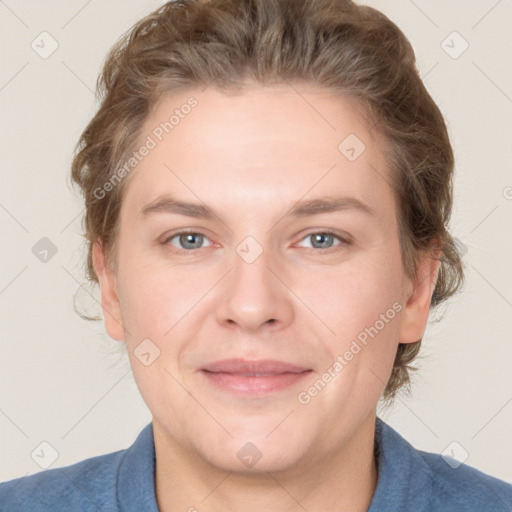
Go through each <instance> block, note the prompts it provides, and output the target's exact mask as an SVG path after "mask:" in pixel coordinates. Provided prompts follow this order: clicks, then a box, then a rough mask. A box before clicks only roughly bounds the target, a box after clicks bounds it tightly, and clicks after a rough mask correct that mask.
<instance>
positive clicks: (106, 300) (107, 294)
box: [92, 241, 124, 341]
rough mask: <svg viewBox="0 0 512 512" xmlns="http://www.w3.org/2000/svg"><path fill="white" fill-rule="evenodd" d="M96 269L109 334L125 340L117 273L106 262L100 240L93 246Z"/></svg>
mask: <svg viewBox="0 0 512 512" xmlns="http://www.w3.org/2000/svg"><path fill="white" fill-rule="evenodd" d="M92 260H93V265H94V271H95V272H96V275H97V276H98V281H99V285H100V289H101V309H102V311H103V319H104V322H105V330H106V331H107V334H108V335H109V336H110V337H111V338H112V339H114V340H117V341H124V327H123V322H122V316H121V306H120V303H119V298H118V296H117V291H116V279H117V278H116V275H115V273H114V272H113V271H112V269H110V268H109V266H108V265H107V262H106V257H105V252H104V250H103V247H102V246H101V244H100V243H99V242H98V241H95V242H94V244H93V247H92Z"/></svg>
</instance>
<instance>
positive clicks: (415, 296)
mask: <svg viewBox="0 0 512 512" xmlns="http://www.w3.org/2000/svg"><path fill="white" fill-rule="evenodd" d="M440 256H441V251H440V250H439V249H438V248H435V249H432V250H431V251H430V252H427V253H425V254H423V255H422V257H421V260H420V262H419V264H418V267H417V272H416V278H415V279H414V280H410V279H407V280H406V283H407V284H406V293H405V307H404V312H403V314H402V322H401V326H400V334H399V337H398V341H399V342H400V343H415V342H416V341H419V340H421V339H422V338H423V335H424V334H425V330H426V327H427V321H428V315H429V312H430V301H431V299H432V294H433V293H434V288H435V285H436V282H437V275H438V272H439V265H440V261H439V258H440Z"/></svg>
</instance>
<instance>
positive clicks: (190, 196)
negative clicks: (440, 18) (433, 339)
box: [72, 0, 463, 469]
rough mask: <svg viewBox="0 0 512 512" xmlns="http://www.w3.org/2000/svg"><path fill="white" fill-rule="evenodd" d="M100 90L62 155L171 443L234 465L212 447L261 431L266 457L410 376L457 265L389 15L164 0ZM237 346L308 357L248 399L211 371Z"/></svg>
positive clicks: (431, 108)
mask: <svg viewBox="0 0 512 512" xmlns="http://www.w3.org/2000/svg"><path fill="white" fill-rule="evenodd" d="M98 89H99V91H100V94H101V105H100V108H99V110H98V112H97V114H96V115H95V116H94V118H93V119H92V121H91V122H90V123H89V125H88V126H87V128H86V129H85V131H84V133H83V134H82V136H81V139H80V141H79V143H78V145H77V152H76V155H75V158H74V161H73V165H72V178H73V180H74V182H75V183H76V184H77V185H78V186H79V187H80V189H81V191H82V192H83V195H84V198H85V204H86V213H85V235H86V240H87V244H88V245H87V250H88V259H87V272H88V278H89V279H90V280H91V281H92V282H94V283H98V284H100V286H101V293H102V306H103V313H104V320H105V325H106V328H107V332H108V334H109V335H110V336H111V337H112V338H114V339H117V340H119V341H123V342H124V343H126V347H127V349H128V354H129V357H130V361H131V364H132V368H133V371H134V376H135V379H136V381H137V384H138V386H139V388H140V390H141V394H142V396H143V398H144V399H145V401H146V403H147V404H148V406H149V408H150V410H151V412H152V413H153V416H154V417H155V418H156V419H157V420H158V421H159V422H160V423H161V424H162V425H164V426H165V429H166V430H167V431H168V432H169V434H170V435H171V436H173V438H174V439H176V440H177V441H178V444H181V445H183V446H186V447H188V448H191V449H194V450H196V452H197V451H199V452H201V453H202V454H204V455H205V456H206V457H209V458H210V460H212V461H215V462H216V463H218V464H220V465H222V464H227V463H226V461H225V460H224V459H223V458H222V455H220V452H217V451H216V448H215V446H217V445H218V444H220V443H224V444H227V445H229V444H230V443H231V444H232V446H233V449H234V450H235V451H236V447H237V446H238V447H240V442H241V440H246V441H254V444H256V445H257V446H263V445H264V447H265V449H266V453H268V454H272V453H274V458H273V459H272V457H271V456H269V460H270V461H271V462H269V464H270V466H269V468H274V469H275V468H277V467H283V465H286V464H292V463H293V460H292V459H293V458H294V457H300V456H301V454H302V455H305V454H306V453H309V452H310V451H311V450H312V449H313V448H316V449H317V453H322V450H328V449H331V448H332V446H333V445H334V444H336V443H337V442H339V441H340V439H341V438H342V437H343V435H345V436H346V435H348V433H349V432H354V431H356V430H357V426H358V422H359V424H360V423H361V422H362V421H363V419H364V418H365V417H367V415H368V414H369V413H371V411H372V410H374V408H375V404H376V402H377V401H378V400H379V399H380V398H381V397H383V398H384V399H385V400H392V398H393V397H394V396H395V395H396V393H397V392H398V390H400V389H401V388H404V387H407V385H408V384H409V381H410V371H411V370H412V369H413V367H412V366H411V363H412V361H413V360H414V358H415V357H416V356H417V354H418V351H419V349H420V345H421V340H422V337H423V333H424V330H425V326H426V322H427V318H428V314H429V311H430V310H431V309H432V308H435V307H437V306H438V305H439V304H441V303H442V302H443V301H445V300H446V299H447V298H448V297H450V296H451V295H453V294H454V293H455V292H456V291H457V290H458V289H459V288H460V286H461V284H462V280H463V272H462V265H461V259H460V256H459V254H458V252H457V249H456V246H455V244H454V241H453V239H452V237H451V236H450V234H449V232H448V229H447V227H448V223H449V219H450V215H451V208H452V174H453V167H454V161H453V152H452V149H451V146H450V141H449V137H448V133H447V129H446V125H445V123H444V120H443V117H442V115H441V113H440V111H439V109H438V107H437V106H436V104H435V102H434V101H433V99H432V98H431V96H430V95H429V93H428V92H427V90H426V89H425V86H424V85H423V83H422V81H421V79H420V77H419V75H418V71H417V69H416V67H415V57H414V52H413V49H412V47H411V45H410V43H409V42H408V41H407V39H406V38H405V36H404V35H403V33H402V32H401V31H400V30H399V29H398V28H397V26H396V25H395V24H394V23H393V22H391V21H390V20H389V19H388V18H387V17H385V16H384V15H383V14H382V13H380V12H378V11H376V10H374V9H372V8H369V7H362V6H357V5H356V4H354V3H353V2H350V1H344V0H338V1H336V0H307V1H305V0H304V1H303V0H279V1H276V0H211V1H201V0H182V1H174V2H169V3H167V4H165V5H164V6H162V7H161V8H160V9H158V10H157V11H155V12H154V13H152V14H151V15H149V16H147V17H146V18H144V19H142V20H141V21H140V22H139V23H137V24H136V26H135V27H134V28H133V29H132V30H131V31H130V32H129V33H128V34H126V35H125V36H124V37H123V38H122V39H121V40H120V41H119V42H118V43H117V44H116V45H115V46H114V48H113V49H112V50H111V52H110V54H109V55H108V57H107V60H106V62H105V65H104V68H103V72H102V75H101V77H100V80H99V83H98ZM336 198H338V199H339V198H344V201H338V205H337V206H338V208H337V209H334V208H332V206H333V205H332V203H333V202H335V201H334V200H335V199H336ZM169 199H172V200H173V201H174V202H170V201H169ZM320 199H323V200H324V202H321V201H319V200H320ZM307 201H309V203H307ZM329 201H330V202H331V204H330V206H329V205H326V202H329ZM181 203H195V204H196V206H195V207H193V208H192V207H188V208H185V207H184V205H183V204H181ZM340 205H341V206H340ZM183 231H188V232H190V234H189V235H188V236H187V235H186V234H183ZM326 242H327V244H326ZM143 340H150V341H145V342H143ZM141 342H142V343H143V345H141ZM139 347H142V348H139ZM356 347H358V348H356ZM141 350H143V351H146V353H147V352H149V353H150V354H152V355H150V356H149V359H151V364H147V365H146V364H143V363H142V362H141V359H139V357H138V355H137V354H138V353H137V351H139V353H140V351H141ZM348 352H351V353H352V356H350V355H349V354H348ZM344 354H345V355H346V357H342V358H341V359H339V358H338V356H343V355H344ZM139 355H140V354H139ZM157 355H158V357H156V358H155V356H157ZM234 357H238V358H246V359H256V360H259V359H270V358H271V359H278V360H282V361H287V362H290V363H293V364H296V365H298V366H300V367H301V368H305V369H306V370H308V372H309V373H308V374H307V375H306V376H305V377H304V378H303V379H302V380H301V381H300V383H299V382H296V383H294V384H292V385H291V387H287V388H286V390H284V391H280V392H277V391H276V392H275V393H274V394H271V396H270V397H269V396H268V395H267V394H265V393H262V394H261V396H260V395H258V396H256V395H254V396H251V399H250V400H248V399H247V396H245V395H243V394H242V395H237V394H234V395H233V394H230V393H227V394H226V393H224V391H219V389H217V388H216V387H215V386H213V385H212V386H210V383H209V381H208V378H209V377H208V378H205V375H204V371H203V370H204V368H205V367H206V366H208V365H209V364H211V363H213V362H215V361H218V360H220V359H226V358H234ZM147 359H148V358H147ZM149 359H148V360H147V361H146V363H147V362H148V361H149ZM341 361H343V363H342V362H341ZM336 363H338V365H337V364H336ZM326 373H327V374H330V375H331V377H330V378H329V377H327V376H326ZM320 381H321V382H323V384H321V382H320ZM315 382H316V384H315ZM311 386H313V387H314V388H315V389H316V391H314V390H311ZM308 389H309V390H310V391H308ZM190 393H192V394H193V395H194V396H195V397H197V399H198V401H199V402H201V403H202V404H204V406H205V407H204V408H200V407H198V404H197V402H194V401H193V400H192V399H191V396H190ZM292 397H293V400H292ZM291 410H293V411H294V412H293V418H294V419H293V421H288V422H286V421H285V422H283V423H282V424H280V427H279V429H277V431H276V432H275V433H273V434H272V436H271V437H268V436H267V434H268V433H269V432H270V431H271V430H272V429H273V428H274V427H275V426H276V425H277V424H278V423H279V422H280V421H281V420H282V419H283V418H284V417H285V416H286V414H287V413H289V412H290V411H291ZM205 411H208V414H207V413H206V412H205ZM234 411H236V414H234ZM346 418H348V419H346ZM351 418H352V419H351ZM331 421H336V422H337V423H338V424H341V425H342V427H343V428H340V430H339V433H338V434H331V433H329V429H330V427H329V425H332V423H331ZM205 429H207V430H208V432H212V429H217V431H216V433H213V434H211V437H210V438H208V439H206V440H205V438H204V431H205ZM340 432H341V433H340ZM267 437H268V439H267ZM320 439H322V440H321V441H320ZM283 440H286V441H287V442H289V444H290V447H291V448H290V453H288V452H286V453H284V454H283V452H279V450H278V449H279V448H280V447H282V445H283V444H282V443H283ZM272 442H273V443H274V445H272ZM242 444H243V443H242ZM273 450H274V451H273ZM292 454H293V455H292ZM272 461H273V462H272ZM272 464H273V465H272ZM226 467H227V466H226Z"/></svg>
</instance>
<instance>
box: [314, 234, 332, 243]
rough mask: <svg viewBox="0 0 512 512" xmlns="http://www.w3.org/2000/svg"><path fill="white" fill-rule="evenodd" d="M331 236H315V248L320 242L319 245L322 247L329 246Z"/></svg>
mask: <svg viewBox="0 0 512 512" xmlns="http://www.w3.org/2000/svg"><path fill="white" fill-rule="evenodd" d="M330 237H331V235H327V234H322V233H320V234H318V235H315V236H314V243H313V246H315V243H316V242H319V244H320V245H321V246H324V245H325V244H326V243H327V245H329V242H328V241H329V239H330ZM326 241H327V242H326Z"/></svg>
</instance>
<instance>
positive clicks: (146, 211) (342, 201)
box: [141, 196, 376, 219]
mask: <svg viewBox="0 0 512 512" xmlns="http://www.w3.org/2000/svg"><path fill="white" fill-rule="evenodd" d="M339 211H357V212H361V213H364V214H367V215H372V216H375V215H376V212H375V210H374V209H373V208H371V207H370V206H369V205H367V204H365V203H363V202H362V201H360V200H359V199H357V198H355V197H320V198H317V199H309V200H300V201H297V202H296V203H295V204H294V205H293V206H292V207H291V208H290V210H289V211H288V212H287V213H286V214H285V217H307V216H310V215H319V214H322V213H335V212H339ZM141 213H142V215H143V217H147V216H149V215H151V214H155V213H174V214H179V215H185V216H187V217H195V218H198V219H213V218H214V217H218V215H216V214H215V213H214V211H213V210H212V209H211V208H209V207H208V206H206V205H204V204H199V203H189V202H185V201H178V200H176V199H174V198H172V197H169V196H165V197H160V198H157V199H156V200H155V201H153V202H151V203H149V204H147V205H146V206H144V207H143V208H142V209H141Z"/></svg>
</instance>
